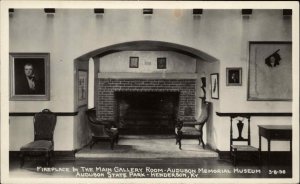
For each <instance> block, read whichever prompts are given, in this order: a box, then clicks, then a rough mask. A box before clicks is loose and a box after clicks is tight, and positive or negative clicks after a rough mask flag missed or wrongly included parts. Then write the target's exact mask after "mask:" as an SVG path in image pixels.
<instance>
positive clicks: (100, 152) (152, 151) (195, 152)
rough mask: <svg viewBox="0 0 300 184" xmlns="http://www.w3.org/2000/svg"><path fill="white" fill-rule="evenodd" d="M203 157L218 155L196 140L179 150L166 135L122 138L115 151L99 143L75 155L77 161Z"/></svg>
mask: <svg viewBox="0 0 300 184" xmlns="http://www.w3.org/2000/svg"><path fill="white" fill-rule="evenodd" d="M201 157H218V154H217V153H216V152H214V151H211V150H209V149H203V148H202V145H198V140H196V139H183V140H182V150H179V148H178V145H176V144H175V137H174V136H165V135H162V136H161V135H146V136H121V137H120V140H119V143H118V144H117V145H115V148H114V150H111V149H110V144H109V142H99V143H98V144H95V145H94V146H93V148H92V149H90V148H89V147H88V146H87V147H85V148H83V149H82V150H80V151H78V152H77V153H76V154H75V158H76V159H79V158H80V159H82V158H87V159H93V158H201Z"/></svg>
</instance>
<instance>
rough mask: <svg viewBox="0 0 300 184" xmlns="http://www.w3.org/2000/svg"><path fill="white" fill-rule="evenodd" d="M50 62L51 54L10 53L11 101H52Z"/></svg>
mask: <svg viewBox="0 0 300 184" xmlns="http://www.w3.org/2000/svg"><path fill="white" fill-rule="evenodd" d="M49 62H50V54H49V53H10V100H11V101H17V100H20V101H34V100H50V86H49V85H50V77H49V74H50V66H49Z"/></svg>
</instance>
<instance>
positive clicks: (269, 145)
mask: <svg viewBox="0 0 300 184" xmlns="http://www.w3.org/2000/svg"><path fill="white" fill-rule="evenodd" d="M270 150H271V141H270V139H268V165H269V163H270Z"/></svg>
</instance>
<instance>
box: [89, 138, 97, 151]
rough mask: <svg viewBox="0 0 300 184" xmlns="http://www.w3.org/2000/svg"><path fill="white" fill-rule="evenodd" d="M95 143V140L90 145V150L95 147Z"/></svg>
mask: <svg viewBox="0 0 300 184" xmlns="http://www.w3.org/2000/svg"><path fill="white" fill-rule="evenodd" d="M95 143H96V141H95V140H94V138H93V139H92V141H91V144H90V149H92V147H93V146H94V144H95Z"/></svg>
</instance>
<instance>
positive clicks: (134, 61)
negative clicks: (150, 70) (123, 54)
mask: <svg viewBox="0 0 300 184" xmlns="http://www.w3.org/2000/svg"><path fill="white" fill-rule="evenodd" d="M138 67H139V58H138V57H130V58H129V68H138Z"/></svg>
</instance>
